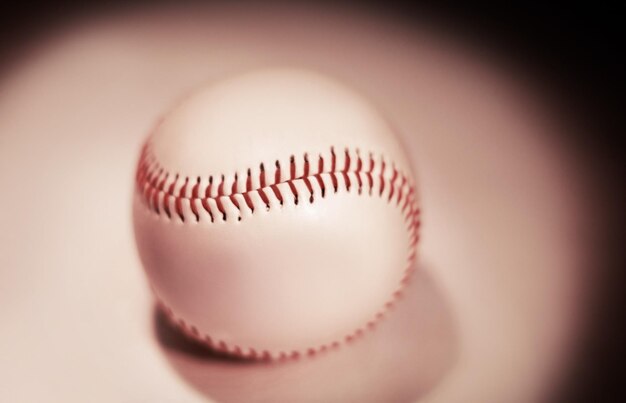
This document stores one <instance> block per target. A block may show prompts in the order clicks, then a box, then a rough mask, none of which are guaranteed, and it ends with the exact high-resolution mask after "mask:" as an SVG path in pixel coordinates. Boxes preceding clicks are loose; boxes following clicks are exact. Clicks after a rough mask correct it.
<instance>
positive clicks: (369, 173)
mask: <svg viewBox="0 0 626 403" xmlns="http://www.w3.org/2000/svg"><path fill="white" fill-rule="evenodd" d="M374 165H375V163H374V156H373V155H372V154H371V153H370V169H369V171H367V178H368V181H369V189H370V195H371V194H372V189H373V188H374V176H373V173H374Z"/></svg>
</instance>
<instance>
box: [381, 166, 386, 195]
mask: <svg viewBox="0 0 626 403" xmlns="http://www.w3.org/2000/svg"><path fill="white" fill-rule="evenodd" d="M381 166H382V168H381V169H380V196H382V195H383V192H384V191H385V168H386V164H385V160H384V159H381Z"/></svg>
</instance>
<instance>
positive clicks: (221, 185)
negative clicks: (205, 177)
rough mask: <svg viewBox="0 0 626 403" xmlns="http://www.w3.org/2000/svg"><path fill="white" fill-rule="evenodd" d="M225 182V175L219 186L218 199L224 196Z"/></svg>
mask: <svg viewBox="0 0 626 403" xmlns="http://www.w3.org/2000/svg"><path fill="white" fill-rule="evenodd" d="M224 181H225V179H224V175H223V174H222V178H221V181H220V184H219V185H218V186H217V197H218V198H219V197H221V196H224Z"/></svg>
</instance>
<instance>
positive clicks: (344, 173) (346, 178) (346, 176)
mask: <svg viewBox="0 0 626 403" xmlns="http://www.w3.org/2000/svg"><path fill="white" fill-rule="evenodd" d="M341 174H342V175H343V180H344V181H345V182H346V190H347V191H348V192H349V191H350V187H351V185H352V184H351V183H350V177H349V176H348V173H347V172H342V173H341Z"/></svg>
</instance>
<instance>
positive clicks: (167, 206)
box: [163, 193, 172, 219]
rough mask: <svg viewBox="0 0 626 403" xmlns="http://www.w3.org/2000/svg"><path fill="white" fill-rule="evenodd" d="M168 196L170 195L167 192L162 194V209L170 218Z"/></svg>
mask: <svg viewBox="0 0 626 403" xmlns="http://www.w3.org/2000/svg"><path fill="white" fill-rule="evenodd" d="M170 197H172V196H170V195H169V194H168V193H165V194H164V195H163V210H165V214H166V215H167V218H169V219H171V218H172V213H171V212H170Z"/></svg>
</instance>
